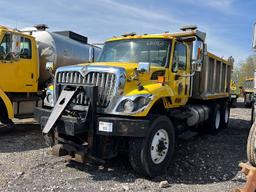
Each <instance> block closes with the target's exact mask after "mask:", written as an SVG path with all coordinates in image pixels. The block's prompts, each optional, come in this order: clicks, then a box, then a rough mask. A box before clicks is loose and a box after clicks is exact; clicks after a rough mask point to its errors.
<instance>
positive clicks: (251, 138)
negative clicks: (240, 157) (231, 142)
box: [247, 123, 256, 166]
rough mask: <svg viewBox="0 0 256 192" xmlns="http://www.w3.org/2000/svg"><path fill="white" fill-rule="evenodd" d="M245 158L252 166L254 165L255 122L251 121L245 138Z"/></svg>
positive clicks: (255, 144)
mask: <svg viewBox="0 0 256 192" xmlns="http://www.w3.org/2000/svg"><path fill="white" fill-rule="evenodd" d="M247 158H248V161H249V162H250V163H251V164H252V165H253V166H256V123H253V125H252V127H251V129H250V133H249V136H248V139H247Z"/></svg>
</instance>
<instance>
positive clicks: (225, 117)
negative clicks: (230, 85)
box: [220, 102, 230, 129]
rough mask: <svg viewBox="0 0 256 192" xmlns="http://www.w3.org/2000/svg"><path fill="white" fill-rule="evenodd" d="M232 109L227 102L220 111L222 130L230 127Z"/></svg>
mask: <svg viewBox="0 0 256 192" xmlns="http://www.w3.org/2000/svg"><path fill="white" fill-rule="evenodd" d="M229 116H230V107H229V104H228V103H227V102H225V103H224V105H223V106H222V107H221V109H220V128H221V129H226V128H228V125H229Z"/></svg>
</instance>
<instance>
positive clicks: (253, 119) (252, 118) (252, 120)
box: [251, 102, 256, 125]
mask: <svg viewBox="0 0 256 192" xmlns="http://www.w3.org/2000/svg"><path fill="white" fill-rule="evenodd" d="M255 113H256V111H255V103H254V102H253V105H252V112H251V125H252V124H253V123H254V121H255V117H256V114H255Z"/></svg>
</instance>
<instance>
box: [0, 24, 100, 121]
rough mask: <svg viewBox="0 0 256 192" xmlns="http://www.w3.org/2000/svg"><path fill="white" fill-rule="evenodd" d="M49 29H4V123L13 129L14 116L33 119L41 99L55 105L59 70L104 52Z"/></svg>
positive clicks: (0, 117) (0, 78) (0, 84)
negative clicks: (54, 87) (54, 91)
mask: <svg viewBox="0 0 256 192" xmlns="http://www.w3.org/2000/svg"><path fill="white" fill-rule="evenodd" d="M46 28H47V26H46V25H37V26H35V27H32V28H31V27H30V28H25V29H23V30H13V29H10V28H7V27H4V26H0V124H6V125H8V126H11V125H13V121H12V120H13V118H14V117H19V118H21V117H28V116H32V115H33V111H34V107H35V106H36V105H37V104H38V103H39V102H40V101H41V100H43V101H45V102H44V103H47V104H48V106H52V100H53V99H52V98H53V95H52V94H51V93H52V91H53V90H52V87H53V86H51V85H52V79H53V78H54V75H53V74H54V71H55V70H56V68H57V67H59V66H65V65H72V64H78V63H82V62H88V61H93V60H94V57H96V56H97V55H98V53H99V51H100V48H98V47H95V46H93V45H90V44H88V43H87V37H84V36H81V35H79V34H76V33H74V32H71V31H60V32H49V31H47V30H46ZM47 87H49V89H48V90H47ZM46 90H47V91H46Z"/></svg>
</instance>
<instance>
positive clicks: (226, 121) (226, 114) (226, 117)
mask: <svg viewBox="0 0 256 192" xmlns="http://www.w3.org/2000/svg"><path fill="white" fill-rule="evenodd" d="M228 117H229V110H228V107H226V109H225V123H228Z"/></svg>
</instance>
